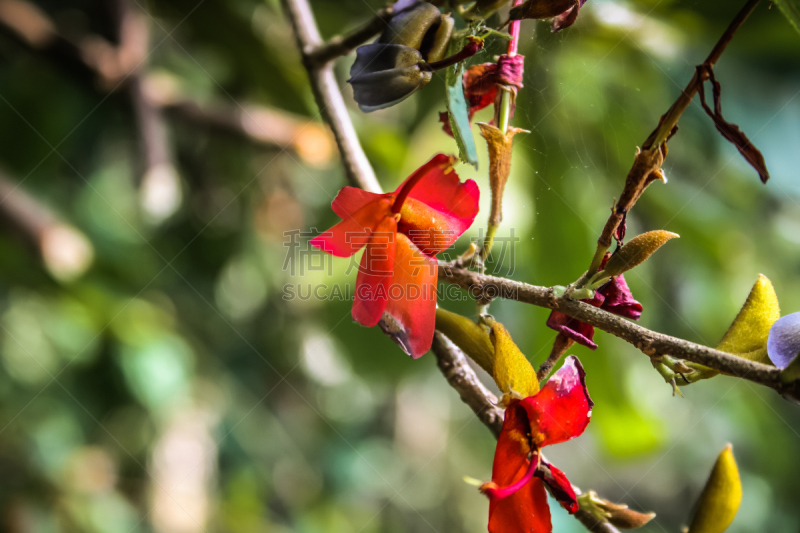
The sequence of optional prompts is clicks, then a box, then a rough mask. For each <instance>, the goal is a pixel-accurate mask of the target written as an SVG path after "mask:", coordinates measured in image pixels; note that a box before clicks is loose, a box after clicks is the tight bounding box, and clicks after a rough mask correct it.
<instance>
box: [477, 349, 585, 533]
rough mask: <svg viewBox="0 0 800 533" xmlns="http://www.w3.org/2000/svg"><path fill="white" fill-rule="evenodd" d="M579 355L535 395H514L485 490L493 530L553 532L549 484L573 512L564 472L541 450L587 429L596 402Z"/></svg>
mask: <svg viewBox="0 0 800 533" xmlns="http://www.w3.org/2000/svg"><path fill="white" fill-rule="evenodd" d="M585 376H586V373H585V372H584V371H583V367H582V366H581V363H580V361H578V359H577V358H576V357H574V356H570V357H567V359H566V362H565V363H564V366H563V367H561V369H560V370H559V371H558V372H556V373H555V374H554V375H553V376H552V377H551V378H550V380H549V381H548V382H547V384H546V385H545V386H544V387H542V390H540V391H539V392H538V393H536V394H535V395H534V396H529V397H527V398H525V399H523V400H511V402H510V403H509V405H508V407H507V408H506V414H505V420H504V421H503V429H502V431H501V433H500V437H499V438H498V439H497V448H496V450H495V455H494V465H493V466H492V481H491V482H489V483H486V484H484V485H483V486H482V487H481V491H482V492H483V493H484V494H486V495H487V496H488V497H489V532H490V533H550V532H551V531H552V530H553V527H552V524H551V523H550V508H549V507H548V504H547V494H546V492H545V485H547V486H548V487H549V488H550V491H551V493H552V494H553V496H554V497H555V498H556V500H558V502H559V503H560V504H561V506H562V507H564V508H565V509H566V510H567V511H568V512H569V513H574V512H576V511H577V510H578V499H577V496H576V495H575V491H574V490H572V485H571V484H570V483H569V480H568V479H567V477H566V476H565V475H564V473H563V472H562V471H561V470H559V469H558V468H556V467H555V466H553V465H551V464H549V463H547V462H545V461H543V460H542V458H541V455H540V454H539V450H540V449H541V448H542V447H544V446H548V445H550V444H558V443H560V442H564V441H567V440H570V439H572V438H575V437H577V436H578V435H580V434H581V433H583V431H584V430H585V429H586V426H587V425H588V424H589V420H590V418H591V416H592V406H593V405H594V403H593V402H592V399H591V398H590V397H589V391H588V390H587V389H586V383H585V380H584V378H585Z"/></svg>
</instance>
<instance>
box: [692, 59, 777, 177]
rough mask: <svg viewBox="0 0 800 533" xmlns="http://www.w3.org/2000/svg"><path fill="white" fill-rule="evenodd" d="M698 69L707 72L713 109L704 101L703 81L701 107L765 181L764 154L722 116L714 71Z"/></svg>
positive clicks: (720, 90) (719, 92) (766, 171)
mask: <svg viewBox="0 0 800 533" xmlns="http://www.w3.org/2000/svg"><path fill="white" fill-rule="evenodd" d="M698 69H705V72H707V73H708V77H709V80H710V81H711V86H712V89H713V93H714V110H713V111H712V110H711V108H710V107H709V106H708V104H707V103H706V95H705V91H704V88H703V83H702V82H701V83H700V84H699V85H698V87H697V92H699V93H700V103H701V104H702V105H703V109H704V110H705V112H706V114H707V115H708V116H709V117H711V120H713V121H714V126H715V127H716V128H717V131H719V132H720V133H721V134H722V136H723V137H725V138H726V139H727V140H728V141H729V142H731V143H732V144H733V145H734V146H735V147H736V149H737V150H739V153H740V154H742V156H743V157H744V158H745V159H746V160H747V162H748V163H750V165H751V166H752V167H753V168H754V169H756V172H758V177H759V178H761V182H762V183H766V182H767V180H768V179H769V171H768V170H767V163H766V162H765V161H764V155H763V154H762V153H761V151H760V150H759V149H758V148H756V147H755V146H754V145H753V143H752V142H750V139H748V137H747V135H745V134H744V132H743V131H742V130H740V129H739V126H737V125H736V124H733V123H731V122H728V121H727V120H725V119H724V118H723V117H722V102H721V98H720V97H721V94H722V87H721V86H720V84H719V82H718V81H717V80H716V79H715V78H714V71H713V70H712V69H711V68H709V67H704V66H700V67H698ZM700 76H701V77H700V79H701V80H702V79H703V78H702V72H700Z"/></svg>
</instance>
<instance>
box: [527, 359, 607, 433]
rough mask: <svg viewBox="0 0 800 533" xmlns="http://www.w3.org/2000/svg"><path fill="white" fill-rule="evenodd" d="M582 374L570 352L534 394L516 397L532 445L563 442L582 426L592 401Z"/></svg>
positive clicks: (584, 424)
mask: <svg viewBox="0 0 800 533" xmlns="http://www.w3.org/2000/svg"><path fill="white" fill-rule="evenodd" d="M585 377H586V372H584V370H583V366H582V365H581V363H580V361H578V358H577V357H575V356H572V355H571V356H569V357H567V359H566V361H565V362H564V366H562V367H561V369H559V371H558V372H556V373H555V374H553V376H552V377H551V378H550V379H549V380H548V382H547V384H546V385H545V386H544V387H542V389H541V390H540V391H539V392H538V393H537V394H536V395H535V396H531V397H528V398H525V399H524V400H520V405H521V406H522V407H523V408H524V409H525V411H526V412H527V413H528V421H529V423H530V431H531V438H532V439H533V441H534V443H536V445H538V446H539V447H542V446H548V445H550V444H557V443H559V442H564V441H567V440H569V439H572V438H575V437H577V436H578V435H580V434H581V433H583V431H584V430H585V429H586V426H587V425H588V424H589V420H590V418H591V416H592V406H594V402H592V399H591V398H590V397H589V391H588V390H587V388H586V381H585Z"/></svg>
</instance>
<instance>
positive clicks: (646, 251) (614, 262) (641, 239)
mask: <svg viewBox="0 0 800 533" xmlns="http://www.w3.org/2000/svg"><path fill="white" fill-rule="evenodd" d="M676 237H679V235H678V234H677V233H672V232H671V231H664V230H655V231H648V232H647V233H642V234H641V235H637V236H636V237H634V238H633V239H631V240H630V241H628V242H627V243H626V244H625V245H624V246H623V247H622V248H620V249H619V251H618V252H617V253H615V254H614V255H612V256H611V258H610V259H609V260H608V263H606V267H605V269H603V271H602V272H600V273H599V274H598V275H597V276H596V278H597V279H601V278H607V277H613V276H619V275H620V274H622V273H623V272H627V271H628V270H630V269H632V268H633V267H635V266H638V265H640V264H641V263H643V262H644V261H646V260H647V258H648V257H650V256H651V255H653V253H655V251H656V250H658V249H659V248H661V246H663V245H664V243H666V242H667V241H668V240H670V239H674V238H676Z"/></svg>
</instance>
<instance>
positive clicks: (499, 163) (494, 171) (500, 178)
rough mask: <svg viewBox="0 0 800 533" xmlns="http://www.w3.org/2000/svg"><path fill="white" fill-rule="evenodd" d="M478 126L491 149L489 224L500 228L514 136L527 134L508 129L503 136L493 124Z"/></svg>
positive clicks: (480, 124)
mask: <svg viewBox="0 0 800 533" xmlns="http://www.w3.org/2000/svg"><path fill="white" fill-rule="evenodd" d="M478 126H479V127H480V129H481V135H483V138H484V139H486V144H487V146H488V148H489V185H490V186H491V189H492V210H491V213H490V215H489V224H491V225H493V226H499V225H500V221H501V220H502V219H503V192H504V191H505V188H506V182H507V181H508V175H509V173H510V172H511V147H512V145H513V143H514V135H516V134H517V133H520V132H523V133H527V132H526V131H525V130H521V129H519V128H508V132H507V133H506V134H505V135H503V132H502V131H500V130H499V129H498V128H496V127H494V126H492V125H491V124H486V123H483V122H479V123H478Z"/></svg>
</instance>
